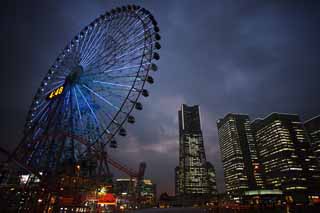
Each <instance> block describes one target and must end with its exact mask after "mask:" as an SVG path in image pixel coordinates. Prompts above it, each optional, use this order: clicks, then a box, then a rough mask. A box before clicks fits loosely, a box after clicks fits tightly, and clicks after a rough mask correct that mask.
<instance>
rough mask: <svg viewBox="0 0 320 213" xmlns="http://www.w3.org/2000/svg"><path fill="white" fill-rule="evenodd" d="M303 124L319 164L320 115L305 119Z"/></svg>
mask: <svg viewBox="0 0 320 213" xmlns="http://www.w3.org/2000/svg"><path fill="white" fill-rule="evenodd" d="M304 126H305V128H306V130H307V132H308V133H309V135H310V137H311V147H312V150H313V153H314V154H315V156H316V158H317V160H318V164H320V115H318V116H317V117H314V118H312V119H310V120H308V121H306V122H305V123H304Z"/></svg>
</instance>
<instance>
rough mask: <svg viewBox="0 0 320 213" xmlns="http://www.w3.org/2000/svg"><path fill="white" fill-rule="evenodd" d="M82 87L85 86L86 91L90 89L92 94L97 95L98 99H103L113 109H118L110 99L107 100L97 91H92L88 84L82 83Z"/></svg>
mask: <svg viewBox="0 0 320 213" xmlns="http://www.w3.org/2000/svg"><path fill="white" fill-rule="evenodd" d="M81 86H82V87H84V88H86V89H87V90H88V91H90V92H91V93H92V94H94V95H95V96H96V97H98V98H99V99H100V100H102V101H104V102H105V103H107V104H108V105H110V106H112V107H113V108H114V109H115V110H120V108H119V107H117V106H115V105H113V104H112V103H111V102H110V101H108V100H107V99H106V98H104V97H102V96H101V95H99V94H98V93H97V92H95V91H93V90H92V89H91V88H89V87H88V86H86V85H84V84H82V85H81Z"/></svg>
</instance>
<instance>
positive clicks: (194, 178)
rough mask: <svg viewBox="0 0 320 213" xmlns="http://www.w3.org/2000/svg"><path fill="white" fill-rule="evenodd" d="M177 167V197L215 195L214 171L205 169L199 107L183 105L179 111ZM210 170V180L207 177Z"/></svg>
mask: <svg viewBox="0 0 320 213" xmlns="http://www.w3.org/2000/svg"><path fill="white" fill-rule="evenodd" d="M178 115H179V146H180V148H179V166H178V167H176V169H175V175H176V176H175V182H176V194H177V195H180V196H182V195H195V194H198V195H199V194H215V193H216V191H213V188H215V187H216V186H212V185H211V184H215V181H212V179H213V178H215V174H214V175H213V176H212V173H214V169H213V170H212V168H211V167H210V168H208V167H207V162H206V155H205V150H204V146H203V136H202V131H201V124H200V110H199V106H197V105H196V106H187V105H185V104H183V105H182V106H181V110H179V113H178ZM211 166H212V165H211ZM208 170H210V174H211V176H210V180H209V175H208Z"/></svg>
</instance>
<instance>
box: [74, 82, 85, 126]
mask: <svg viewBox="0 0 320 213" xmlns="http://www.w3.org/2000/svg"><path fill="white" fill-rule="evenodd" d="M73 93H74V97H75V99H76V104H77V110H78V115H79V118H80V122H81V125H82V126H83V123H82V117H81V111H80V106H79V101H78V97H77V92H76V89H75V88H73Z"/></svg>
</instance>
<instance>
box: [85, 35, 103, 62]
mask: <svg viewBox="0 0 320 213" xmlns="http://www.w3.org/2000/svg"><path fill="white" fill-rule="evenodd" d="M106 34H107V33H106V32H103V33H101V34H100V35H99V36H97V37H96V38H95V39H93V41H92V42H91V44H90V45H89V46H90V47H91V48H90V50H88V51H86V52H85V54H84V56H83V60H82V61H83V62H82V63H83V64H84V65H85V64H86V61H88V60H89V58H90V57H92V55H94V53H95V52H96V51H97V50H98V51H99V50H100V49H98V47H99V46H100V45H101V42H102V43H103V42H104V41H105V40H106V39H107V36H106Z"/></svg>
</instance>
